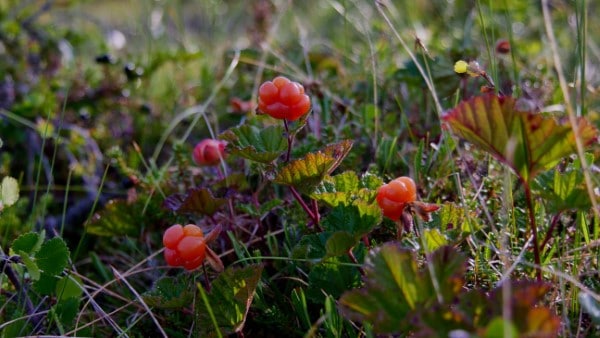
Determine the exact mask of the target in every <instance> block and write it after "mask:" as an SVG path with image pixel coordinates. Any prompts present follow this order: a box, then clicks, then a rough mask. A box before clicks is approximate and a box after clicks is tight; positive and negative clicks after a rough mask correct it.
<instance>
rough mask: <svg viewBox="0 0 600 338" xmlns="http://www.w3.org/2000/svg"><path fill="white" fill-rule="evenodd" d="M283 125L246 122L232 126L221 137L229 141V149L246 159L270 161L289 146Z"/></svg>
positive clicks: (262, 161)
mask: <svg viewBox="0 0 600 338" xmlns="http://www.w3.org/2000/svg"><path fill="white" fill-rule="evenodd" d="M283 134H284V130H283V127H281V126H270V127H267V128H263V129H259V128H258V127H255V126H252V125H248V124H244V125H241V126H239V127H235V128H230V129H228V130H227V131H225V132H223V133H222V134H221V135H220V136H219V137H220V138H221V139H223V140H225V141H227V142H228V145H227V150H228V151H229V152H231V153H232V154H235V155H238V156H241V157H244V158H246V159H249V160H252V161H256V162H261V163H270V162H273V160H275V159H276V158H277V157H279V155H281V154H282V153H283V151H284V150H285V149H286V148H287V141H286V139H285V138H284V137H283Z"/></svg>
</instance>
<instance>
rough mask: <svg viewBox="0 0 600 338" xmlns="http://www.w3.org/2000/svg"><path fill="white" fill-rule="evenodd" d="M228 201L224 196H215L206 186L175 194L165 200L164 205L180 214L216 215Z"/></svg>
mask: <svg viewBox="0 0 600 338" xmlns="http://www.w3.org/2000/svg"><path fill="white" fill-rule="evenodd" d="M225 203H227V200H226V199H224V198H215V197H214V196H213V194H212V193H211V192H210V190H208V189H206V188H199V189H196V188H194V189H189V190H188V191H187V193H186V194H174V195H171V196H169V197H167V199H165V201H164V202H163V206H164V207H165V208H167V209H169V210H171V211H174V212H176V213H179V214H197V215H208V216H211V215H214V213H215V212H217V210H219V208H220V207H221V206H223V205H224V204H225Z"/></svg>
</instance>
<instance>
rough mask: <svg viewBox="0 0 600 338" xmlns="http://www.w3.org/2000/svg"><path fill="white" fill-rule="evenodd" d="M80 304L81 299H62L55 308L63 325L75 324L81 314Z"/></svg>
mask: <svg viewBox="0 0 600 338" xmlns="http://www.w3.org/2000/svg"><path fill="white" fill-rule="evenodd" d="M79 302H80V299H79V298H66V299H62V300H61V301H59V302H58V303H57V304H56V305H55V306H54V311H56V314H57V315H58V320H60V322H61V323H62V324H63V325H70V324H71V323H72V322H73V320H74V319H75V317H76V316H77V313H78V312H79Z"/></svg>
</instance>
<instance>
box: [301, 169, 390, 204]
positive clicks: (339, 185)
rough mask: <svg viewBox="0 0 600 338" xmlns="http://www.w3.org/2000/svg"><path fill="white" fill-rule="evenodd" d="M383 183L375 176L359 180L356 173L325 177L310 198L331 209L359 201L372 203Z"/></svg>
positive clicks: (367, 176) (349, 172) (368, 175)
mask: <svg viewBox="0 0 600 338" xmlns="http://www.w3.org/2000/svg"><path fill="white" fill-rule="evenodd" d="M381 182H382V181H381V179H380V178H378V177H377V176H375V175H371V174H365V175H363V177H362V178H360V179H359V178H358V176H357V175H356V173H355V172H353V171H346V172H343V173H341V174H339V175H335V176H327V177H325V179H324V180H323V182H322V183H321V184H320V185H318V186H317V187H316V189H315V190H314V191H313V193H312V194H310V197H311V198H314V199H316V200H317V201H320V202H324V203H326V204H327V205H329V206H331V207H335V206H337V205H339V204H346V205H348V204H350V203H352V201H354V200H357V199H360V200H363V201H366V202H371V201H373V200H374V199H375V196H376V194H377V188H379V187H380V186H381V184H382V183H381Z"/></svg>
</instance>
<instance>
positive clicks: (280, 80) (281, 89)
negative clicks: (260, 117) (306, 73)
mask: <svg viewBox="0 0 600 338" xmlns="http://www.w3.org/2000/svg"><path fill="white" fill-rule="evenodd" d="M258 109H260V110H261V111H262V112H263V113H265V114H268V115H270V116H272V117H274V118H276V119H286V120H288V121H295V120H297V119H299V118H300V117H301V116H302V115H304V114H306V113H308V111H309V110H310V98H309V97H308V95H306V94H304V87H302V85H301V84H299V83H298V82H292V81H290V80H288V79H287V78H286V77H283V76H278V77H276V78H275V79H273V81H267V82H265V83H263V84H262V85H261V86H260V88H259V89H258Z"/></svg>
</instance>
